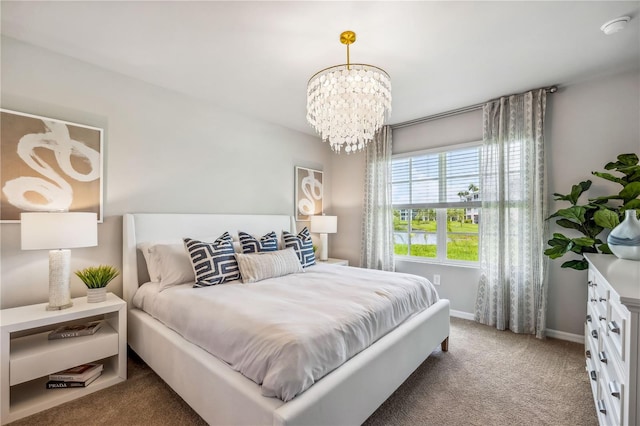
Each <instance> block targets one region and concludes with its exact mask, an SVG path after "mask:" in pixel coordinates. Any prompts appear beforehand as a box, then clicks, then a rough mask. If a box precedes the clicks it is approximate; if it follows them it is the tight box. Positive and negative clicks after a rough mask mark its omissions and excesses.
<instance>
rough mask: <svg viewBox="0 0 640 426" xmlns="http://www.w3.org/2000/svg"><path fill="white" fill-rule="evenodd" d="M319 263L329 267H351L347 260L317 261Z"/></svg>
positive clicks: (329, 259) (330, 259)
mask: <svg viewBox="0 0 640 426" xmlns="http://www.w3.org/2000/svg"><path fill="white" fill-rule="evenodd" d="M317 262H318V263H326V264H328V265H340V266H349V261H348V260H347V259H334V258H332V257H330V258H328V259H327V260H317Z"/></svg>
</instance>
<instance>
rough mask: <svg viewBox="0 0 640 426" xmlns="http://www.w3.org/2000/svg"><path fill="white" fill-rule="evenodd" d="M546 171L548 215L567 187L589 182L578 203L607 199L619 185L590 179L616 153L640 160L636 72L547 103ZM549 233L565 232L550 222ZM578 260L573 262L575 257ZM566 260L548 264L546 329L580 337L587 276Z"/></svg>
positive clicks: (639, 79)
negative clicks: (564, 265) (567, 266)
mask: <svg viewBox="0 0 640 426" xmlns="http://www.w3.org/2000/svg"><path fill="white" fill-rule="evenodd" d="M547 105H548V106H549V109H548V110H547V118H548V122H547V129H548V133H547V136H548V137H547V150H548V153H547V172H548V182H549V200H550V206H549V212H550V213H552V212H554V211H556V210H557V209H559V208H565V207H568V206H569V204H568V203H566V202H557V203H556V202H555V201H553V195H552V194H553V193H555V192H557V193H561V194H566V193H568V192H570V191H571V185H575V184H577V183H578V182H580V181H583V180H587V179H590V180H591V181H592V182H593V185H592V187H591V189H590V190H589V191H588V192H587V194H586V195H583V198H582V199H581V202H582V203H586V199H587V198H594V197H598V196H601V195H610V194H611V193H613V191H614V190H615V192H618V191H620V189H621V188H622V187H621V186H620V185H617V186H615V185H613V184H611V185H610V184H609V183H608V182H607V181H605V180H604V179H601V178H599V177H597V176H593V175H591V172H592V171H604V165H605V164H607V163H608V162H610V161H615V160H616V157H617V156H618V155H619V154H623V153H630V152H635V153H636V154H638V155H639V156H640V124H639V123H640V72H638V71H637V70H636V71H634V72H626V73H622V74H618V75H613V76H607V77H604V78H600V79H596V80H592V81H588V82H583V83H579V84H572V85H568V86H566V87H563V88H562V89H561V90H560V91H559V92H558V93H556V94H554V95H551V96H550V98H548V102H547ZM549 231H550V232H551V233H553V232H563V233H567V232H566V230H565V229H564V228H560V227H558V226H556V225H555V221H552V223H551V226H550V229H549ZM575 258H577V257H575ZM569 259H571V257H569V256H565V257H563V258H562V259H557V260H553V261H551V262H550V268H549V293H548V297H549V304H548V307H547V325H548V328H551V329H555V330H560V331H565V332H569V333H574V334H583V332H584V331H583V330H584V328H583V323H584V317H585V315H586V300H587V286H586V282H587V273H586V272H585V271H575V270H573V269H562V268H560V265H561V264H562V263H563V262H564V261H565V260H569Z"/></svg>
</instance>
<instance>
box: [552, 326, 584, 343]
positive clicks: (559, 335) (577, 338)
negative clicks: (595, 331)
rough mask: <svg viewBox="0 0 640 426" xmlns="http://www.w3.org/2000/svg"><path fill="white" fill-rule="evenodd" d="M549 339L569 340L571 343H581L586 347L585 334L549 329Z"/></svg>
mask: <svg viewBox="0 0 640 426" xmlns="http://www.w3.org/2000/svg"><path fill="white" fill-rule="evenodd" d="M547 337H551V338H553V339H560V340H567V341H569V342H574V343H581V344H583V345H584V334H573V333H567V332H566V331H558V330H550V329H547Z"/></svg>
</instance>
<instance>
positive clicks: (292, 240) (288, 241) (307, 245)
mask: <svg viewBox="0 0 640 426" xmlns="http://www.w3.org/2000/svg"><path fill="white" fill-rule="evenodd" d="M282 242H283V243H284V247H285V248H288V247H293V249H294V250H295V252H296V255H297V256H298V260H299V261H300V264H301V265H302V267H303V268H306V267H307V266H311V265H315V264H316V255H315V253H314V252H313V241H312V240H311V234H310V233H309V230H308V229H307V227H306V226H305V227H304V228H303V229H302V231H300V233H298V235H297V236H296V235H293V234H291V233H289V232H287V231H282Z"/></svg>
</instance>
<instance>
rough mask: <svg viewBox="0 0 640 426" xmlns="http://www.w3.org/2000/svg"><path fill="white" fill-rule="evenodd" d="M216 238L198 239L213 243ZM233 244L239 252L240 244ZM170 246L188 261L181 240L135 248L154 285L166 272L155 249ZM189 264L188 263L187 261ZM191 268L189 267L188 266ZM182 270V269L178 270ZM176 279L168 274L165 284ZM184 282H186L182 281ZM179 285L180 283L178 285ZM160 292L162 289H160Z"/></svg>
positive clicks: (153, 243) (146, 243) (149, 243)
mask: <svg viewBox="0 0 640 426" xmlns="http://www.w3.org/2000/svg"><path fill="white" fill-rule="evenodd" d="M216 238H217V237H213V238H212V237H204V238H200V239H201V240H203V241H215V239H216ZM233 244H234V248H236V244H237V251H241V250H242V249H241V247H240V243H239V242H238V243H235V242H234V243H233ZM167 245H168V246H171V247H172V251H173V252H174V253H176V254H178V255H181V254H182V253H179V250H178V246H179V247H180V249H181V250H182V251H183V252H184V255H185V256H186V257H187V260H189V254H188V253H187V252H186V250H185V249H184V243H183V242H182V239H181V238H178V239H175V240H171V239H170V240H160V241H147V242H144V243H139V244H138V245H137V246H136V247H137V248H138V250H140V251H141V252H142V256H144V260H145V262H146V264H147V272H149V279H150V280H151V282H154V283H159V282H163V279H162V272H163V270H166V269H167V268H166V267H162V266H161V265H160V263H159V262H160V259H158V256H157V255H156V254H155V249H156V247H158V246H167ZM161 250H162V251H163V252H164V251H165V250H164V249H161ZM164 254H165V255H167V254H168V253H164ZM180 260H182V259H180ZM169 262H171V259H169ZM189 262H190V261H189ZM179 263H180V266H181V267H182V266H183V265H182V263H183V262H182V261H180V262H179ZM189 267H190V268H191V266H189ZM180 269H182V268H180ZM191 276H192V277H193V274H191ZM175 278H176V276H175V274H174V273H170V278H169V279H168V280H167V282H172V281H174V280H175ZM193 280H195V277H193V279H192V281H193ZM184 282H186V281H184ZM178 284H181V283H178ZM174 285H175V284H174ZM161 291H162V288H161Z"/></svg>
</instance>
